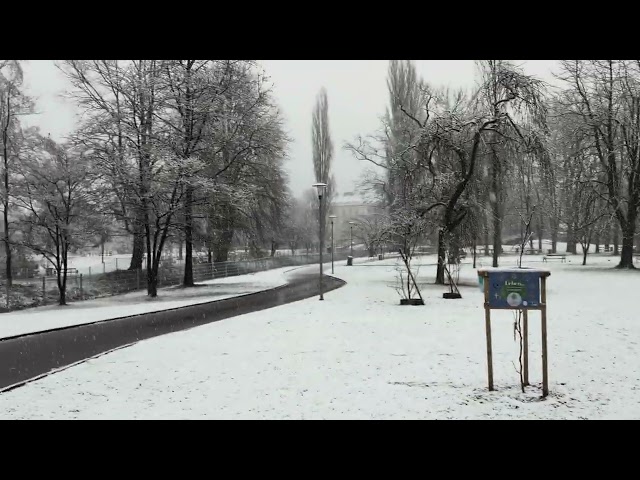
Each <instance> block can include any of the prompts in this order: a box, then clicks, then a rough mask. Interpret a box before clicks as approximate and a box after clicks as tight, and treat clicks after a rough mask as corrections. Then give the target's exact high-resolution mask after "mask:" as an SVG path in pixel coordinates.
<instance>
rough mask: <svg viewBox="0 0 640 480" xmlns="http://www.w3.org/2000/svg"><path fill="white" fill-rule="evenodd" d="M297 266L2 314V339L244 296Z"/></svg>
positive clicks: (273, 284)
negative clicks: (153, 294) (149, 292)
mask: <svg viewBox="0 0 640 480" xmlns="http://www.w3.org/2000/svg"><path fill="white" fill-rule="evenodd" d="M292 268H295V267H283V268H277V269H274V270H267V271H264V272H256V273H253V274H248V275H239V276H235V277H226V278H218V279H216V280H208V281H205V282H198V284H200V285H206V286H204V287H195V288H187V289H185V288H180V287H168V288H162V289H160V290H158V297H156V298H153V299H152V298H148V297H147V296H146V291H144V290H140V291H137V292H131V293H127V294H125V295H117V296H113V297H105V298H98V299H95V300H86V301H83V302H74V303H71V304H69V305H67V306H64V307H60V306H58V305H47V306H44V307H37V308H30V309H27V310H20V311H16V312H9V313H2V314H0V338H5V337H10V336H14V335H22V334H25V333H32V332H40V331H43V330H48V329H51V328H59V327H66V326H70V325H80V324H83V323H92V322H98V321H101V320H107V319H110V318H117V317H125V316H128V315H136V314H140V313H148V312H157V311H159V310H168V309H171V308H178V307H184V306H186V305H194V304H196V303H205V302H211V301H213V300H222V299H224V298H229V297H235V296H237V295H245V294H247V293H253V292H258V291H260V290H266V289H269V288H275V287H278V286H280V285H284V284H286V283H287V282H286V278H285V276H284V273H285V272H287V271H290V270H292Z"/></svg>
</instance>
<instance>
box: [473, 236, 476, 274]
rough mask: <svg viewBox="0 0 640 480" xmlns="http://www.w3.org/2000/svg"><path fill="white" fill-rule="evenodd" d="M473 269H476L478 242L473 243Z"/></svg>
mask: <svg viewBox="0 0 640 480" xmlns="http://www.w3.org/2000/svg"><path fill="white" fill-rule="evenodd" d="M473 268H476V242H475V241H474V242H473Z"/></svg>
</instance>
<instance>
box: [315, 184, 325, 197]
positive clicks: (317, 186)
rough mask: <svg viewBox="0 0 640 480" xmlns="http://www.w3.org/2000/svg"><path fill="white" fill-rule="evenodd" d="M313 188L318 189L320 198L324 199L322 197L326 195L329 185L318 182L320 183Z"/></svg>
mask: <svg viewBox="0 0 640 480" xmlns="http://www.w3.org/2000/svg"><path fill="white" fill-rule="evenodd" d="M313 186H314V187H316V188H317V189H318V198H322V195H323V194H324V189H325V188H327V184H326V183H322V182H318V183H314V184H313Z"/></svg>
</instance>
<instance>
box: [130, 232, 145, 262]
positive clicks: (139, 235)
mask: <svg viewBox="0 0 640 480" xmlns="http://www.w3.org/2000/svg"><path fill="white" fill-rule="evenodd" d="M143 257H144V235H143V232H142V229H141V228H140V227H136V229H135V230H134V234H133V252H132V253H131V263H130V264H129V270H140V269H142V258H143Z"/></svg>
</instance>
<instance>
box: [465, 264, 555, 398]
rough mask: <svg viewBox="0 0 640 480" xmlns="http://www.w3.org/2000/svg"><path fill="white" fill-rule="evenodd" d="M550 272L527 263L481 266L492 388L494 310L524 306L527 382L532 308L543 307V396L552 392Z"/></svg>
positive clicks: (523, 334)
mask: <svg viewBox="0 0 640 480" xmlns="http://www.w3.org/2000/svg"><path fill="white" fill-rule="evenodd" d="M549 275H551V272H549V271H548V270H544V269H538V268H528V267H523V268H501V267H496V268H493V267H487V268H479V269H478V282H479V284H480V285H481V287H482V289H483V291H484V318H485V328H486V335H487V374H488V380H489V390H493V352H492V349H491V310H493V309H496V310H522V323H523V325H522V326H523V329H522V330H523V332H522V336H523V338H522V341H523V355H522V356H523V364H522V369H523V372H522V373H523V379H524V384H525V385H529V310H540V314H541V323H542V396H543V397H546V396H547V395H549V376H548V371H547V362H548V356H547V288H546V280H547V277H548V276H549Z"/></svg>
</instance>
